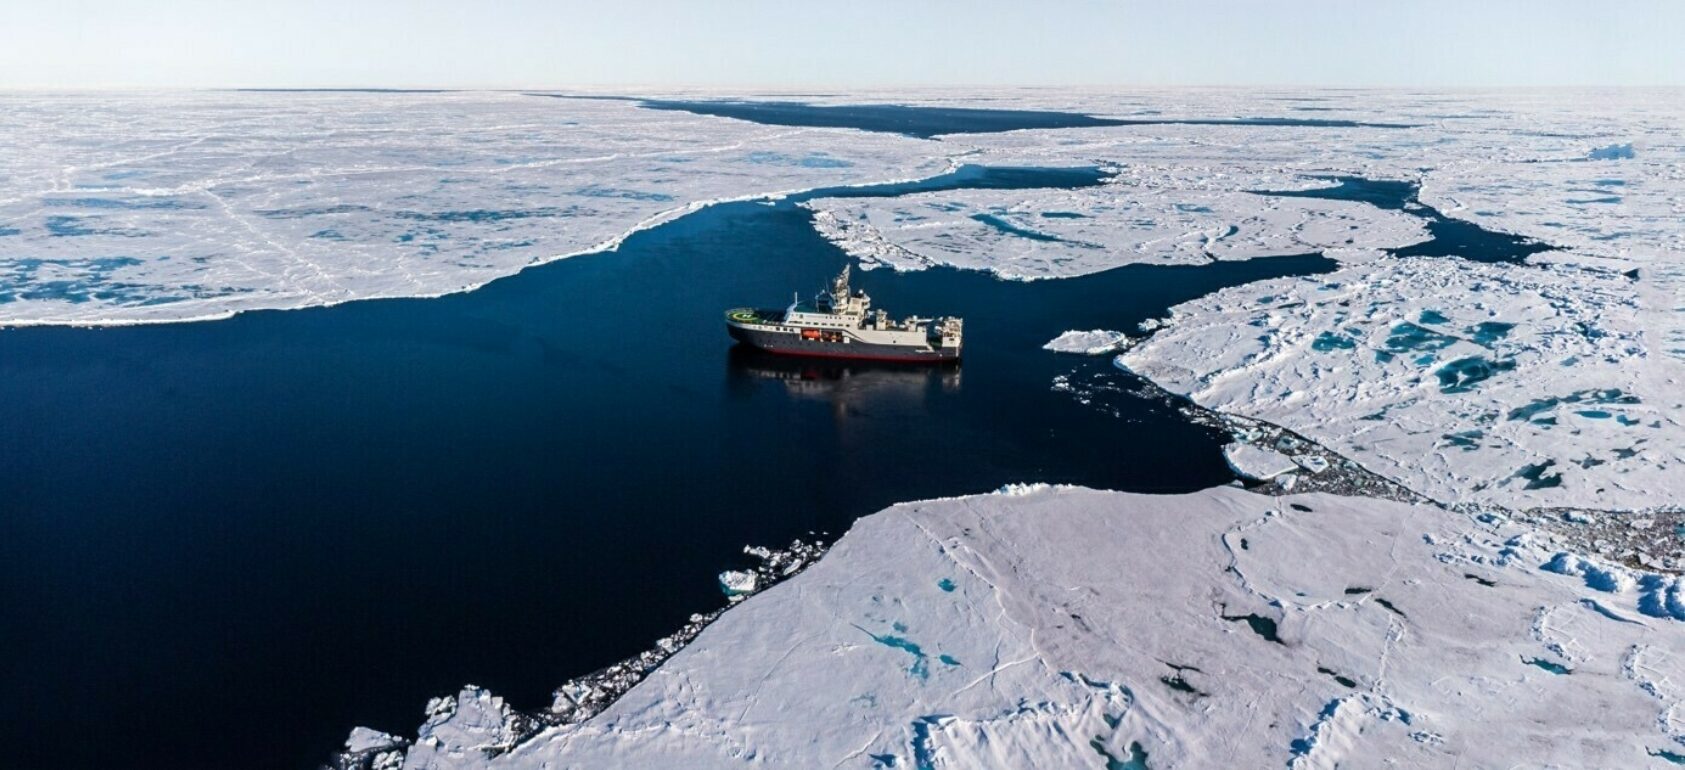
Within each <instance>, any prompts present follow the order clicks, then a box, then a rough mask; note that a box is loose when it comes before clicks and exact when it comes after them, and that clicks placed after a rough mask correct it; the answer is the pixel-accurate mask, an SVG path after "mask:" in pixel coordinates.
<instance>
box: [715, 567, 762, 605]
mask: <svg viewBox="0 0 1685 770" xmlns="http://www.w3.org/2000/svg"><path fill="white" fill-rule="evenodd" d="M758 582H759V580H758V579H757V578H756V577H755V573H753V572H738V571H737V570H726V571H725V572H721V573H720V590H722V591H724V592H725V595H726V596H728V597H731V598H732V599H737V598H740V597H743V596H746V595H748V594H752V593H754V592H755V585H756V584H757V583H758Z"/></svg>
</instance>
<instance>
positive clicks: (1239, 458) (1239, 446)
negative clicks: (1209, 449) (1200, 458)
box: [1223, 441, 1299, 481]
mask: <svg viewBox="0 0 1685 770" xmlns="http://www.w3.org/2000/svg"><path fill="white" fill-rule="evenodd" d="M1223 459H1224V460H1225V461H1227V462H1228V464H1229V468H1230V469H1232V470H1233V471H1234V472H1235V473H1236V474H1237V475H1239V476H1240V477H1241V478H1244V479H1249V480H1251V481H1269V480H1271V479H1273V478H1275V477H1277V476H1280V475H1282V474H1284V473H1288V472H1290V471H1292V470H1294V469H1296V468H1298V467H1299V464H1298V463H1296V462H1294V461H1293V458H1291V457H1288V456H1287V455H1284V454H1282V453H1280V452H1277V451H1275V450H1273V449H1265V448H1263V447H1260V446H1256V445H1254V444H1247V443H1243V442H1239V441H1235V442H1230V443H1229V444H1228V445H1227V446H1225V447H1223Z"/></svg>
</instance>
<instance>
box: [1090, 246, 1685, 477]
mask: <svg viewBox="0 0 1685 770" xmlns="http://www.w3.org/2000/svg"><path fill="white" fill-rule="evenodd" d="M1172 313H1173V315H1172V318H1171V320H1170V321H1169V322H1168V324H1167V325H1165V326H1164V327H1163V328H1160V329H1158V330H1157V331H1156V332H1155V333H1154V334H1153V336H1151V337H1149V338H1148V339H1146V340H1144V341H1142V342H1141V343H1139V344H1137V345H1136V346H1135V347H1133V348H1132V349H1130V350H1129V351H1128V352H1127V353H1124V354H1123V355H1122V356H1120V357H1119V358H1118V363H1119V365H1120V366H1122V367H1124V368H1127V369H1129V370H1130V371H1132V372H1135V373H1137V374H1139V375H1141V376H1144V377H1147V378H1148V379H1151V380H1152V381H1154V382H1155V383H1157V384H1159V385H1160V386H1162V387H1164V388H1166V389H1168V390H1170V391H1172V392H1175V393H1178V394H1182V395H1185V396H1187V397H1189V398H1190V399H1192V400H1193V401H1194V402H1196V403H1198V404H1200V405H1201V406H1204V407H1207V408H1210V409H1214V410H1217V411H1220V412H1225V413H1230V414H1238V415H1244V416H1247V417H1251V418H1255V419H1260V420H1264V421H1267V422H1271V423H1274V424H1277V425H1280V426H1282V427H1285V428H1288V429H1290V430H1293V431H1296V432H1298V433H1300V434H1302V435H1304V436H1306V437H1308V438H1311V439H1312V440H1315V441H1317V442H1318V443H1321V444H1322V445H1323V446H1326V447H1328V448H1330V449H1332V450H1334V451H1336V452H1339V453H1340V454H1342V455H1345V456H1346V457H1349V458H1351V459H1353V460H1355V461H1357V462H1359V463H1361V464H1363V465H1364V466H1365V467H1367V468H1369V469H1370V470H1373V471H1375V472H1377V473H1380V474H1381V475H1383V476H1386V477H1388V478H1391V479H1393V480H1395V481H1398V482H1399V483H1401V484H1403V485H1404V486H1406V487H1408V488H1410V489H1412V490H1415V491H1416V492H1419V493H1421V494H1424V495H1427V496H1429V497H1431V498H1433V499H1436V500H1439V501H1442V502H1474V503H1492V504H1498V505H1503V506H1506V507H1511V508H1517V509H1525V508H1533V507H1540V506H1547V507H1554V506H1575V507H1585V508H1597V509H1643V508H1650V507H1665V506H1670V505H1678V504H1679V503H1680V501H1681V500H1682V499H1685V424H1682V423H1681V422H1680V418H1679V415H1680V414H1682V412H1681V409H1682V408H1685V405H1682V402H1681V396H1682V394H1685V389H1682V388H1681V386H1680V381H1681V379H1682V375H1681V373H1680V370H1679V367H1678V365H1677V362H1674V361H1673V360H1672V359H1668V358H1666V357H1658V356H1656V355H1654V354H1653V353H1652V350H1651V345H1652V344H1653V342H1652V339H1653V335H1651V334H1648V333H1647V330H1646V328H1645V323H1644V321H1645V319H1646V318H1647V317H1648V316H1647V314H1646V313H1645V312H1644V305H1643V303H1642V302H1641V301H1640V294H1639V292H1638V291H1637V290H1636V288H1635V285H1634V281H1633V279H1631V278H1629V277H1626V276H1625V275H1622V274H1620V273H1614V272H1610V271H1607V270H1602V269H1596V268H1587V267H1582V266H1578V265H1568V264H1546V265H1537V266H1515V265H1490V264H1479V263H1473V262H1468V261H1462V260H1444V259H1429V258H1413V259H1387V260H1382V261H1378V262H1373V263H1368V264H1364V265H1357V266H1352V267H1348V268H1345V269H1343V270H1340V271H1337V272H1334V273H1331V274H1327V275H1322V276H1316V277H1311V278H1286V279H1278V280H1272V281H1266V282H1262V283H1257V284H1250V285H1246V286H1240V287H1235V288H1230V289H1225V290H1223V291H1220V292H1218V293H1216V294H1213V295H1210V296H1207V297H1204V298H1201V299H1198V300H1194V301H1192V302H1189V303H1186V304H1183V305H1181V306H1178V307H1176V308H1174V309H1173V311H1172Z"/></svg>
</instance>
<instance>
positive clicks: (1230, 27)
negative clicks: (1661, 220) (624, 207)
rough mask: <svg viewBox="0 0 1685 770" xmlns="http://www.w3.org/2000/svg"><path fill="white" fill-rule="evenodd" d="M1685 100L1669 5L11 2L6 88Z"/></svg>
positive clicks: (1684, 20)
mask: <svg viewBox="0 0 1685 770" xmlns="http://www.w3.org/2000/svg"><path fill="white" fill-rule="evenodd" d="M1190 84H1191V85H1368V86H1539V85H1685V2H1680V1H1679V0H1628V1H1621V0H1614V1H1611V2H1593V1H1592V0H1578V1H1577V2H1569V1H1567V0H1530V1H1529V2H1522V1H1520V0H1462V1H1461V2H1446V1H1444V0H1418V1H1417V2H1392V1H1383V0H1277V1H1276V2H1267V1H1266V0H1190V1H1186V2H1177V1H1174V0H1165V1H1164V2H1157V3H1145V2H1124V1H1122V0H1114V1H1112V2H1101V1H1099V0H1069V1H1068V2H1052V1H1044V2H1031V1H1030V0H1004V1H1003V0H971V1H970V2H958V1H955V0H894V1H890V0H847V1H846V2H823V3H821V2H807V1H805V0H689V1H688V2H681V1H678V0H617V1H616V2H602V1H600V0H549V1H548V2H546V1H543V0H479V1H478V2H443V1H442V0H360V1H359V0H299V1H297V2H288V3H275V2H270V3H262V2H245V1H243V0H151V1H150V2H145V1H142V0H10V1H9V2H8V3H6V7H5V9H4V11H3V12H0V88H95V87H107V86H138V87H217V86H316V87H321V86H448V87H511V88H541V87H566V86H579V85H656V86H669V85H702V86H739V87H782V88H800V87H804V86H821V87H846V86H856V87H869V86H917V85H1125V86H1127V85H1190Z"/></svg>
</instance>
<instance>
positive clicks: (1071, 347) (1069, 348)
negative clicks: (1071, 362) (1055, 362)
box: [1042, 329, 1129, 356]
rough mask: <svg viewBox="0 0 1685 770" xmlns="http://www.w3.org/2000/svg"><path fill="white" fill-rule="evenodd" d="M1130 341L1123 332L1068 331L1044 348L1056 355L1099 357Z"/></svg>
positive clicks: (1043, 347) (1096, 330)
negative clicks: (1068, 354)
mask: <svg viewBox="0 0 1685 770" xmlns="http://www.w3.org/2000/svg"><path fill="white" fill-rule="evenodd" d="M1128 341H1129V335H1127V334H1124V333H1122V332H1114V331H1106V330H1105V329H1094V330H1092V331H1086V332H1085V331H1076V330H1072V331H1068V332H1065V333H1064V334H1061V335H1059V336H1058V337H1055V338H1053V339H1052V340H1049V341H1048V343H1047V344H1046V345H1043V346H1042V349H1043V350H1051V351H1053V352H1055V353H1079V354H1081V355H1085V356H1098V355H1104V354H1106V353H1110V352H1112V351H1114V350H1117V349H1118V347H1119V346H1121V345H1123V344H1125V343H1127V342H1128Z"/></svg>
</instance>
